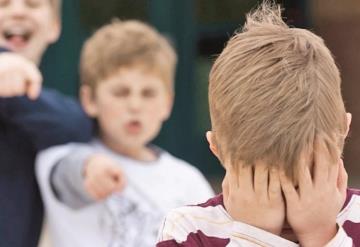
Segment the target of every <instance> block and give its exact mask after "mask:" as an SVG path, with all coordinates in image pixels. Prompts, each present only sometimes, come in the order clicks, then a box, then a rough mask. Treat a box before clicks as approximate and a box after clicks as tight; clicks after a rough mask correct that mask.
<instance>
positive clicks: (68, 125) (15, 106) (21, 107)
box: [0, 82, 92, 247]
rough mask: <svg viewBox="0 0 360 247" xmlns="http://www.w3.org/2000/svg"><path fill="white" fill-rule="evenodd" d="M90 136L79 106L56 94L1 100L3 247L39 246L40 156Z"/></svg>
mask: <svg viewBox="0 0 360 247" xmlns="http://www.w3.org/2000/svg"><path fill="white" fill-rule="evenodd" d="M0 83H1V82H0ZM91 136H92V123H91V120H90V119H89V118H88V117H87V116H86V115H85V113H84V112H83V110H82V108H81V107H80V105H79V104H78V103H77V102H76V101H75V100H73V99H71V98H69V97H66V96H64V95H62V94H60V93H57V92H56V91H52V90H47V89H43V90H42V92H41V94H40V96H39V98H38V99H37V100H35V101H32V100H29V99H28V98H27V97H26V96H23V97H11V98H0V247H8V246H9V247H10V246H11V247H22V246H26V247H31V246H34V247H36V246H37V242H38V237H39V233H40V231H41V223H42V215H43V210H42V203H41V199H40V194H39V191H38V188H37V184H36V180H35V176H34V160H35V156H36V153H37V152H38V151H39V150H42V149H44V148H47V147H49V146H53V145H57V144H63V143H66V142H86V141H89V140H90V139H91Z"/></svg>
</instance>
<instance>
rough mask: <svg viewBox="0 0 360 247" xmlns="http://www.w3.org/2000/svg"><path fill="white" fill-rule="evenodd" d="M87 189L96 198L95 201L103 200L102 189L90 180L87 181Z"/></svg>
mask: <svg viewBox="0 0 360 247" xmlns="http://www.w3.org/2000/svg"><path fill="white" fill-rule="evenodd" d="M84 186H85V189H86V191H87V193H88V195H89V196H90V197H91V198H92V199H94V200H95V201H98V200H101V193H100V190H99V189H98V188H97V185H96V184H93V183H92V182H90V181H85V184H84Z"/></svg>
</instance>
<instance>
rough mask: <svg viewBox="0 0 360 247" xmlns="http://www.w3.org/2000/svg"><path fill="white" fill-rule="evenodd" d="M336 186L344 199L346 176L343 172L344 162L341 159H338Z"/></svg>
mask: <svg viewBox="0 0 360 247" xmlns="http://www.w3.org/2000/svg"><path fill="white" fill-rule="evenodd" d="M337 184H338V190H339V191H340V192H341V193H342V194H343V195H344V197H346V189H347V186H348V174H347V172H346V170H345V167H344V162H343V160H342V159H340V164H339V176H338V180H337Z"/></svg>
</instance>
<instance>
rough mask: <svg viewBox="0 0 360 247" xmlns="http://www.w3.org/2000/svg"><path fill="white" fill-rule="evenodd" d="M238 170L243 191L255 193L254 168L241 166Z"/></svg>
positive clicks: (239, 182)
mask: <svg viewBox="0 0 360 247" xmlns="http://www.w3.org/2000/svg"><path fill="white" fill-rule="evenodd" d="M238 170H239V172H238V173H239V174H238V184H239V187H240V188H241V190H243V191H254V185H253V181H254V179H253V177H254V174H253V166H252V165H243V164H240V165H239V169H238Z"/></svg>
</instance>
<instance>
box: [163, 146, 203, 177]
mask: <svg viewBox="0 0 360 247" xmlns="http://www.w3.org/2000/svg"><path fill="white" fill-rule="evenodd" d="M161 152H162V154H161V162H163V163H164V164H166V167H167V168H168V169H169V170H173V171H174V173H175V172H176V173H181V174H187V175H190V176H201V177H202V176H203V175H202V173H201V172H200V170H199V169H198V168H196V167H195V166H193V165H191V164H190V163H188V162H186V161H185V160H182V159H180V158H177V157H175V156H174V155H172V154H170V153H168V152H167V151H161Z"/></svg>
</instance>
